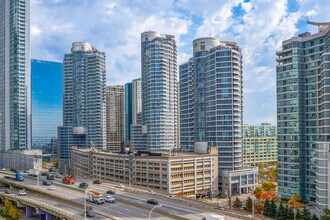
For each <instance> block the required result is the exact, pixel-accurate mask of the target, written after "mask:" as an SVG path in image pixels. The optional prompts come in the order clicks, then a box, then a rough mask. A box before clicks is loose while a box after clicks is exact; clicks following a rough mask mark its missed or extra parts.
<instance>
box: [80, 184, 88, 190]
mask: <svg viewBox="0 0 330 220" xmlns="http://www.w3.org/2000/svg"><path fill="white" fill-rule="evenodd" d="M79 188H81V189H87V188H88V183H80V184H79Z"/></svg>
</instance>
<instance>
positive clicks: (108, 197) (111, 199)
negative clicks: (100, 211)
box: [103, 196, 116, 203]
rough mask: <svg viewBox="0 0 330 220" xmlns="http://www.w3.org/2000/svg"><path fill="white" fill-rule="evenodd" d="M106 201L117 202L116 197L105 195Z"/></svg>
mask: <svg viewBox="0 0 330 220" xmlns="http://www.w3.org/2000/svg"><path fill="white" fill-rule="evenodd" d="M103 198H104V201H106V202H109V203H114V202H116V199H115V198H114V197H112V196H104V197H103Z"/></svg>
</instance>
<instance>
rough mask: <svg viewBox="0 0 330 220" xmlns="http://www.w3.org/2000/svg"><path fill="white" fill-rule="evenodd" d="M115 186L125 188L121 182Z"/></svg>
mask: <svg viewBox="0 0 330 220" xmlns="http://www.w3.org/2000/svg"><path fill="white" fill-rule="evenodd" d="M116 188H121V189H123V188H125V185H124V184H122V183H121V184H119V185H117V186H116Z"/></svg>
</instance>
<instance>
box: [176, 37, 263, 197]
mask: <svg viewBox="0 0 330 220" xmlns="http://www.w3.org/2000/svg"><path fill="white" fill-rule="evenodd" d="M179 73H180V86H179V88H180V144H181V148H182V149H183V150H186V151H192V150H193V149H194V148H195V146H196V145H198V146H202V145H207V146H216V147H218V148H219V155H218V156H219V160H218V161H219V164H218V168H219V191H220V192H222V193H228V194H229V195H232V194H231V193H238V194H240V193H246V192H248V191H249V190H251V189H253V188H254V187H255V186H256V184H257V181H256V180H257V169H254V168H247V167H243V146H242V144H243V80H242V79H243V68H242V54H241V49H240V48H239V46H238V45H237V44H236V43H235V42H229V41H220V40H219V39H218V38H214V37H204V38H198V39H196V40H194V41H193V57H191V58H190V59H189V60H188V61H187V62H186V63H183V64H181V65H180V66H179Z"/></svg>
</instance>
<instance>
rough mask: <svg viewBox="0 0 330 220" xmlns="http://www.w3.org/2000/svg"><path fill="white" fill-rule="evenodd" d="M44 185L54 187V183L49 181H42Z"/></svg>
mask: <svg viewBox="0 0 330 220" xmlns="http://www.w3.org/2000/svg"><path fill="white" fill-rule="evenodd" d="M42 184H43V185H44V186H50V185H52V183H51V182H50V181H47V180H44V181H42Z"/></svg>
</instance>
